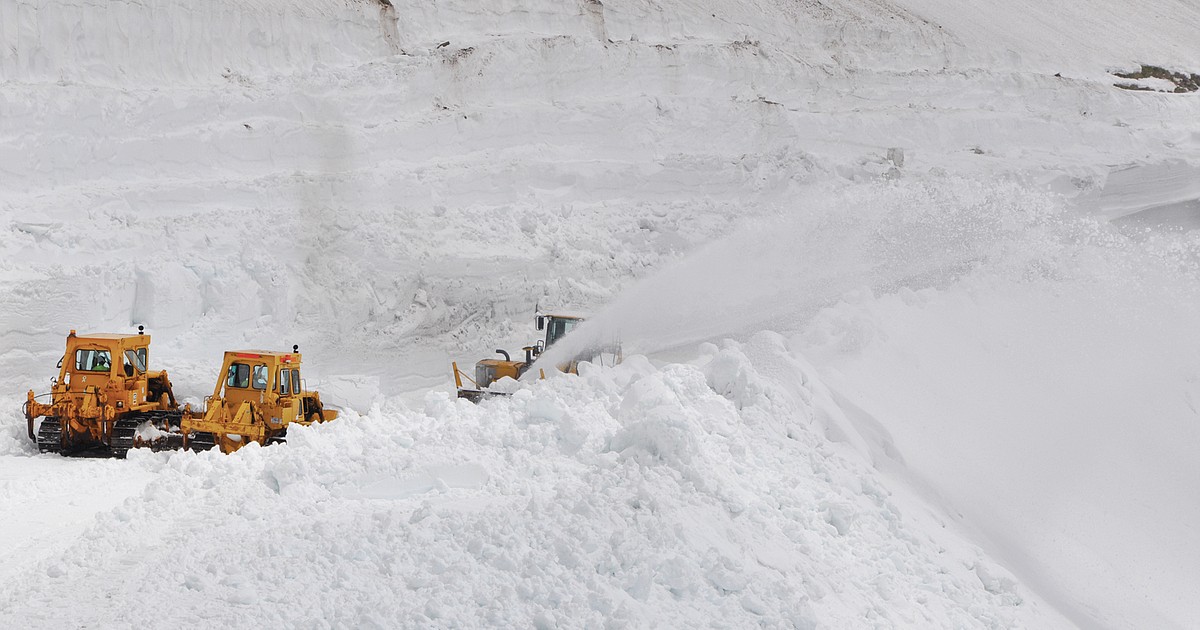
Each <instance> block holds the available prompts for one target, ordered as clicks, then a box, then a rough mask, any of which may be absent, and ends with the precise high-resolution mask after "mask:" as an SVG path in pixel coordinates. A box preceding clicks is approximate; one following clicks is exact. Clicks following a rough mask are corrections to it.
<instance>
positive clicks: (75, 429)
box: [23, 330, 175, 444]
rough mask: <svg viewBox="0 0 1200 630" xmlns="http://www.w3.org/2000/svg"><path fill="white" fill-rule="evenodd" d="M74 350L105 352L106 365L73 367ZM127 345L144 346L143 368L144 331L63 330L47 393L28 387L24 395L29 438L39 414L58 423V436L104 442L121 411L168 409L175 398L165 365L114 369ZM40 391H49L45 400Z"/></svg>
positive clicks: (147, 353) (130, 347)
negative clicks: (60, 432)
mask: <svg viewBox="0 0 1200 630" xmlns="http://www.w3.org/2000/svg"><path fill="white" fill-rule="evenodd" d="M80 350H102V351H106V352H108V353H109V362H110V365H109V366H108V370H107V371H98V370H81V369H78V368H77V367H76V366H75V357H76V353H77V352H78V351H80ZM127 350H132V351H134V352H135V353H136V352H137V351H138V350H145V356H146V367H148V366H149V363H150V335H145V334H142V333H138V334H136V335H120V334H92V335H78V334H76V332H75V331H74V330H72V331H71V332H70V333H69V334H68V335H67V343H66V349H65V351H64V353H63V358H62V365H61V367H60V368H59V372H58V378H57V379H55V381H54V385H53V387H51V390H50V392H49V393H48V394H40V395H39V394H35V393H34V391H33V390H32V389H31V390H29V393H28V394H27V395H26V400H25V404H24V405H23V410H24V413H25V419H26V423H27V428H28V432H29V437H30V439H34V440H36V439H37V438H36V436H35V435H34V432H33V425H34V420H36V419H37V418H39V417H57V418H58V419H59V421H60V422H62V423H63V440H64V441H65V440H67V439H69V436H75V437H78V438H82V437H85V436H86V438H87V439H88V440H90V441H93V442H97V443H101V444H107V443H108V441H109V437H110V436H111V434H112V426H113V424H114V423H115V422H116V421H117V420H118V419H120V418H122V417H124V416H125V415H127V414H130V413H135V412H142V411H156V410H167V409H172V408H173V407H174V404H175V399H174V394H173V393H172V390H171V381H170V379H169V378H168V377H167V373H166V371H165V370H160V371H151V370H149V369H146V370H144V371H142V372H138V371H137V369H136V367H135V368H134V369H133V374H132V375H126V374H125V373H124V371H123V369H118V366H120V365H122V362H121V358H122V357H123V356H124V353H125V351H127ZM155 388H157V389H158V390H160V392H161V393H160V394H159V395H158V396H157V397H154V396H150V392H151V390H152V389H155ZM46 396H50V403H49V404H47V403H42V402H39V401H38V400H37V399H38V398H44V397H46ZM71 439H74V438H71Z"/></svg>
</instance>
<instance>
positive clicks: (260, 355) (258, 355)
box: [225, 350, 300, 359]
mask: <svg viewBox="0 0 1200 630" xmlns="http://www.w3.org/2000/svg"><path fill="white" fill-rule="evenodd" d="M231 354H232V355H234V356H235V357H241V358H243V359H264V358H267V357H274V358H276V359H290V358H292V357H295V358H297V359H299V358H300V353H299V352H291V351H287V352H283V351H279V350H226V351H225V355H226V356H229V355H231Z"/></svg>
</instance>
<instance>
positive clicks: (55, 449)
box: [37, 417, 62, 453]
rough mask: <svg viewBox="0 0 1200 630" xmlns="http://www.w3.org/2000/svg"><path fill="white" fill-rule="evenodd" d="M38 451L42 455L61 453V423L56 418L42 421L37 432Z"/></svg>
mask: <svg viewBox="0 0 1200 630" xmlns="http://www.w3.org/2000/svg"><path fill="white" fill-rule="evenodd" d="M37 445H38V451H39V452H42V453H61V452H62V423H61V422H59V420H58V418H54V417H48V418H43V419H42V425H41V426H40V427H38V431H37Z"/></svg>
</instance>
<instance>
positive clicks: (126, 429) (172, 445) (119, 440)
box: [109, 411, 183, 457]
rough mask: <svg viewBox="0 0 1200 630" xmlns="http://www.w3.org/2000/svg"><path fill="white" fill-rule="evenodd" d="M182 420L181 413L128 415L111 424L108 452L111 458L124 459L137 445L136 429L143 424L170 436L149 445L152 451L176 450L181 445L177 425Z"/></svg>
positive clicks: (147, 412) (151, 412)
mask: <svg viewBox="0 0 1200 630" xmlns="http://www.w3.org/2000/svg"><path fill="white" fill-rule="evenodd" d="M182 419H183V412H181V411H144V412H140V413H132V414H129V415H128V416H125V417H124V418H121V419H120V420H117V421H116V423H115V424H113V428H112V436H111V437H110V438H109V451H110V452H111V454H112V456H113V457H125V456H126V455H127V454H128V453H129V451H130V449H133V448H134V447H135V446H136V445H137V444H136V443H137V431H138V427H139V426H141V424H142V423H143V422H150V423H151V424H153V425H154V426H155V427H156V428H158V429H159V430H162V431H165V432H167V433H169V434H170V435H168V436H167V437H166V438H164V439H163V440H161V442H155V443H154V444H153V445H151V447H150V448H151V449H152V450H155V451H162V450H176V449H178V448H179V447H180V446H182V445H183V436H182V435H181V434H179V423H180V422H181V421H182Z"/></svg>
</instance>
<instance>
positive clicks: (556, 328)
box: [537, 315, 583, 352]
mask: <svg viewBox="0 0 1200 630" xmlns="http://www.w3.org/2000/svg"><path fill="white" fill-rule="evenodd" d="M582 321H583V318H582V317H578V316H575V315H538V317H537V329H538V330H545V331H546V338H545V339H543V340H542V342H541V348H539V350H538V351H539V352H544V351H545V350H546V349H547V348H549V347H550V346H552V345H554V342H556V341H558V340H559V339H562V338H563V337H565V336H566V335H567V333H569V332H571V331H572V330H574V329H575V327H576V326H578V325H579V324H580V322H582Z"/></svg>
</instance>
